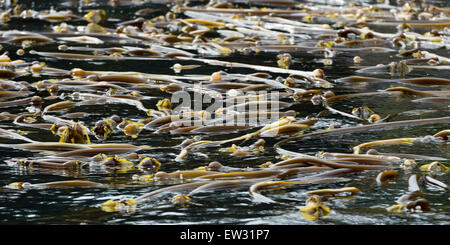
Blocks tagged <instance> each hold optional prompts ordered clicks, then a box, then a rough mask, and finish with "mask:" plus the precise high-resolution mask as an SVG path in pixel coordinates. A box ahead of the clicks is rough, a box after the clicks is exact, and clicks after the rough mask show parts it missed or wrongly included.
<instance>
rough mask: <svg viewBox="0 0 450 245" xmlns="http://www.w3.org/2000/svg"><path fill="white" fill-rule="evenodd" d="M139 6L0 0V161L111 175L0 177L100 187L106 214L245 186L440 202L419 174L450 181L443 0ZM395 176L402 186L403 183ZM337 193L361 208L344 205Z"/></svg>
mask: <svg viewBox="0 0 450 245" xmlns="http://www.w3.org/2000/svg"><path fill="white" fill-rule="evenodd" d="M143 2H145V1H107V3H106V2H104V1H65V2H64V3H57V4H56V5H55V6H54V7H49V6H47V5H48V4H45V3H42V4H39V9H37V10H33V9H27V7H29V6H27V4H25V3H24V5H22V3H21V5H18V4H17V2H16V1H4V3H1V4H0V7H2V8H4V9H2V10H1V11H0V23H1V24H2V26H3V30H2V31H1V32H0V42H1V43H2V47H0V48H1V49H4V51H2V52H4V53H3V54H2V55H0V108H2V112H1V113H0V122H1V124H0V137H1V138H2V139H1V140H2V142H1V144H0V147H1V148H2V149H5V152H6V150H8V149H9V150H10V151H8V152H7V154H0V155H2V156H3V157H2V158H1V159H0V162H2V161H3V162H5V163H7V166H5V167H6V168H14V171H9V172H11V173H12V174H15V173H16V172H19V173H21V171H26V175H33V174H34V173H35V172H34V171H36V172H41V171H42V172H41V173H51V174H53V175H66V174H70V175H71V176H72V175H74V173H76V176H77V177H81V178H85V177H86V175H88V177H92V176H93V177H95V178H96V179H101V178H104V177H105V176H104V173H105V172H106V173H107V174H108V175H107V176H106V177H105V180H107V181H108V183H109V182H112V184H111V185H103V184H99V183H97V182H89V181H84V180H70V181H60V182H59V181H58V182H46V181H42V182H43V183H38V184H30V183H22V182H14V183H12V184H10V185H7V187H9V188H23V189H27V188H36V189H37V190H36V191H37V192H34V191H33V193H40V194H41V193H45V192H41V190H40V188H56V187H88V188H85V189H83V190H82V191H83V193H89V192H90V191H91V190H90V188H106V189H102V192H98V193H97V194H95V198H97V196H98V195H105V197H103V198H99V200H101V199H103V200H104V201H102V202H103V204H101V205H98V206H99V207H101V209H102V210H103V211H105V212H118V211H119V212H123V211H125V212H134V211H136V210H137V209H138V208H139V209H141V208H142V209H146V208H151V209H152V212H154V211H155V209H158V208H161V207H167V205H169V206H170V205H176V208H179V207H180V209H179V210H178V209H177V210H178V211H180V212H181V213H182V214H186V212H185V211H186V210H189V209H190V208H191V206H196V205H198V204H199V205H200V206H203V207H209V206H210V204H211V202H219V201H220V198H216V196H219V197H220V196H221V195H223V196H224V197H225V199H226V200H231V199H232V198H235V197H239V195H237V194H236V193H237V192H236V190H240V191H242V190H244V191H245V190H248V192H249V194H250V197H251V199H248V197H244V199H245V200H247V201H248V200H251V201H254V202H255V203H258V202H263V203H271V205H277V204H280V206H281V207H280V208H282V209H283V210H284V211H286V209H291V210H292V209H298V206H301V207H300V215H302V216H300V215H299V220H300V221H301V222H303V221H304V220H303V218H306V219H308V220H310V221H307V222H315V221H317V220H320V221H319V222H321V223H330V222H333V223H335V222H336V221H335V220H334V217H333V218H332V219H327V218H325V217H327V216H332V215H334V214H338V213H340V212H347V213H348V212H349V213H351V214H356V215H360V214H359V213H358V212H359V210H361V208H370V209H371V208H372V207H379V206H380V205H379V203H380V202H381V203H382V202H383V201H385V199H383V198H379V197H380V196H379V194H378V193H375V192H379V191H380V190H383V189H384V188H389V192H390V193H391V192H393V193H401V194H400V195H398V196H399V197H398V199H397V200H389V199H386V200H387V201H389V202H391V203H389V204H388V205H386V206H389V205H392V203H393V202H395V203H396V204H395V205H394V206H391V207H389V208H387V210H380V209H379V208H375V209H373V210H371V211H368V212H366V214H364V215H367V216H369V217H370V216H372V215H380V214H381V215H383V214H384V213H385V212H389V211H391V212H399V213H400V212H414V213H420V212H436V213H438V212H441V211H442V210H443V209H442V205H440V203H439V202H440V199H438V198H434V197H433V198H429V197H428V196H427V195H428V193H427V192H426V191H428V190H427V188H426V187H430V188H429V190H431V191H433V192H444V193H447V194H448V191H449V187H448V184H447V183H444V182H445V181H442V179H440V178H443V179H444V180H445V176H446V174H448V170H449V168H448V159H447V158H448V156H447V155H446V154H445V153H446V151H445V150H446V147H447V145H448V138H449V130H448V129H447V130H443V128H445V127H446V126H447V124H448V123H449V122H450V117H449V116H448V109H449V107H448V102H449V100H450V93H449V91H448V89H447V86H448V85H450V82H449V80H448V77H447V71H448V70H449V65H448V64H449V57H446V53H445V51H446V50H447V49H448V48H450V45H449V44H450V42H449V39H448V37H449V32H448V30H447V27H448V19H447V17H448V14H449V11H448V8H446V7H442V6H439V7H438V6H433V5H430V4H432V3H427V4H424V3H419V2H414V3H412V2H408V3H402V4H395V5H391V4H390V3H389V1H387V2H386V1H381V2H383V3H381V2H380V3H379V4H374V3H371V4H370V3H353V2H352V3H350V2H346V1H322V0H308V1H306V2H301V3H298V2H294V1H289V0H288V1H284V0H252V1H247V2H246V1H241V0H232V1H227V2H216V1H210V2H209V3H200V2H195V3H194V2H189V1H184V2H183V1H182V2H179V1H178V2H174V1H162V2H164V6H159V5H158V4H159V3H161V1H151V2H152V4H151V5H150V6H147V5H142V3H143ZM153 3H156V5H154V4H153ZM105 4H106V5H107V6H106V5H105ZM41 5H42V6H41ZM441 5H442V4H441ZM32 6H33V8H34V7H35V5H32ZM36 6H37V5H36ZM130 6H132V8H133V11H131V12H130V11H127V9H126V8H129V7H130ZM69 9H70V10H69ZM128 10H129V9H128ZM128 12H130V13H131V14H132V13H135V16H131V15H128V14H127V13H128ZM136 16H138V17H137V18H136ZM30 30H32V31H30ZM15 57H20V58H21V59H16V60H14V58H15ZM22 59H23V60H22ZM386 60H389V61H388V62H386ZM379 63H381V64H379ZM356 74H366V75H367V76H366V77H364V76H356ZM421 87H422V88H423V87H426V88H427V89H421ZM388 102H392V103H389V105H387V103H388ZM413 107H414V108H413ZM399 128H400V129H401V130H395V129H399ZM393 129H394V130H393ZM330 136H336V137H333V138H330ZM343 136H345V137H343ZM347 136H348V138H347ZM347 144H349V145H351V147H353V148H351V147H350V148H349V147H348V146H347ZM423 144H426V145H427V147H431V148H432V149H431V148H430V149H431V150H428V148H427V149H425V148H424V149H423V150H427V153H426V154H425V153H424V154H423V153H422V152H420V151H418V150H417V149H418V148H420V147H421V146H422V145H423ZM394 145H400V147H392V146H394ZM405 146H407V147H405ZM282 147H286V149H283V148H282ZM405 148H408V149H411V152H413V153H414V154H411V153H410V152H406V151H405ZM336 149H342V150H341V152H339V150H336ZM22 151H26V152H22ZM137 153H139V154H137ZM21 154H26V155H23V156H22V155H21ZM17 155H20V156H17ZM218 161H220V163H219V162H218ZM16 170H17V171H16ZM87 170H89V171H87ZM9 172H8V173H7V176H8V177H9V176H10V175H9ZM112 173H113V174H112ZM36 176H37V178H41V177H42V176H41V175H39V176H38V175H36ZM408 176H409V178H408ZM405 181H406V182H408V190H407V192H405V190H402V189H400V190H397V188H398V187H401V186H402V185H403V184H404V183H405ZM33 182H34V181H33ZM36 182H39V181H36ZM99 182H102V181H99ZM342 182H344V186H340V185H339V184H340V183H342ZM130 186H132V187H133V188H129V187H130ZM115 187H120V189H114V190H115V191H114V195H118V196H120V197H118V198H111V195H110V194H111V193H110V192H109V188H115ZM144 188H145V189H150V191H145V190H144ZM281 189H287V190H288V192H289V193H290V194H292V193H293V194H295V196H296V197H295V198H289V197H288V198H286V197H287V194H286V192H285V191H277V190H281ZM142 190H144V191H142ZM136 191H137V192H139V194H137V195H135V193H137V192H136ZM268 191H272V193H271V194H270V198H269V197H268V195H267V196H264V195H263V194H264V192H268ZM13 192H14V191H13ZM8 193H9V192H6V195H8ZM33 193H31V192H30V193H27V195H34V194H33ZM143 193H144V194H143ZM163 194H171V195H172V194H173V195H172V196H171V197H170V198H169V200H164V201H162V202H165V204H164V205H163V206H161V205H155V204H154V203H150V204H149V205H148V206H146V205H142V204H143V203H144V202H152V200H154V199H152V198H153V197H156V196H159V195H160V196H162V197H163V198H166V195H164V196H163ZM290 194H289V195H290ZM381 194H383V191H382V192H381ZM125 195H126V196H125ZM200 196H201V197H200ZM205 196H207V198H204V197H205ZM197 197H200V198H197ZM297 197H300V198H297ZM374 197H375V199H377V200H376V203H372V201H373V200H374ZM347 198H348V199H350V198H351V199H352V202H354V204H355V206H358V207H361V208H357V209H352V210H350V211H348V210H345V211H343V210H344V209H346V207H347V205H348V204H347V203H346V201H348V199H347ZM425 198H426V199H425ZM108 199H113V200H109V201H106V200H108ZM335 199H336V200H337V199H339V202H334V200H335ZM362 199H364V202H360V200H362ZM427 199H428V200H427ZM11 200H13V199H11ZM80 200H81V199H80ZM105 201H106V202H105ZM304 201H306V202H304ZM328 201H330V202H328ZM155 202H159V201H155ZM303 202H304V203H303ZM368 203H369V204H370V205H367V204H368ZM83 204H84V203H83ZM83 204H81V205H83ZM158 204H159V203H158ZM292 204H293V205H292ZM335 204H336V207H337V208H336V209H335V207H333V206H332V205H335ZM435 204H436V205H435ZM77 205H78V204H77ZM89 205H91V204H89ZM221 205H222V206H225V208H227V209H228V208H229V209H230V210H231V211H233V208H234V207H232V206H233V205H227V204H226V203H225V205H223V203H222V204H221ZM256 205H257V206H258V208H259V209H260V208H261V207H262V208H263V209H265V208H264V207H266V206H264V205H262V206H261V205H259V204H256ZM383 205H385V204H384V203H383V204H381V206H383ZM236 206H240V205H239V204H237V205H236ZM246 206H247V207H250V209H252V205H250V206H249V205H248V203H247V204H246ZM277 208H278V207H277ZM331 208H333V211H331ZM267 210H268V209H267ZM267 210H265V211H264V212H266V211H267ZM16 211H17V210H16ZM143 211H145V210H143ZM156 211H157V212H159V211H160V210H156ZM163 212H165V211H163ZM258 212H260V211H257V213H258ZM140 213H146V212H140ZM283 213H285V212H283ZM164 214H165V213H163V215H164ZM202 215H203V214H202ZM125 216H130V217H131V216H133V214H129V215H125ZM125 216H123V217H125ZM444 216H445V215H444ZM114 217H116V215H114ZM166 217H169V216H166ZM202 217H203V216H202ZM255 217H256V216H255ZM336 217H338V219H341V218H342V219H343V221H342V222H343V223H345V222H347V221H346V219H347V218H345V215H344V216H343V215H340V216H336ZM424 217H425V216H423V217H420V222H423V221H424V220H425V219H424ZM185 218H186V222H193V219H192V216H186V217H185ZM396 218H399V219H402V218H401V216H398V217H396ZM410 218H411V219H413V220H414V219H417V216H416V215H414V217H412V216H411V217H410V216H408V221H410ZM233 219H234V218H233ZM238 219H239V218H238ZM252 219H253V218H252ZM387 219H389V217H387ZM437 219H440V218H439V217H438V218H437ZM125 220H128V218H126V217H125ZM152 220H154V219H152ZM169 220H170V217H169ZM368 220H370V219H368ZM234 221H235V220H234ZM238 221H239V220H238ZM253 221H254V220H251V221H250V222H253ZM414 221H415V220H414ZM125 222H126V221H125ZM152 222H153V221H152ZM194 222H195V221H194ZM202 222H203V221H202ZM246 222H247V221H246ZM339 222H341V220H339ZM380 222H383V221H380ZM386 222H391V221H390V220H389V221H386ZM395 222H397V221H395ZM219 223H220V222H219Z"/></svg>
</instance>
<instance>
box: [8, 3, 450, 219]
mask: <svg viewBox="0 0 450 245" xmlns="http://www.w3.org/2000/svg"><path fill="white" fill-rule="evenodd" d="M19 2H21V1H19ZM300 2H303V1H300ZM429 2H430V1H429ZM433 3H435V4H439V5H440V6H444V7H447V8H448V7H450V5H449V4H448V2H447V1H445V0H443V1H433ZM23 4H24V5H23V7H24V8H25V7H28V8H30V7H34V8H36V9H49V7H50V6H54V7H55V8H56V9H66V8H69V9H72V10H73V11H74V13H76V14H78V13H80V15H83V14H82V13H81V12H79V9H77V8H76V7H66V6H65V5H64V4H63V3H62V2H59V1H52V2H45V1H36V3H34V5H33V4H32V1H24V2H23ZM144 7H153V8H159V9H161V10H160V11H157V12H155V13H153V14H151V15H150V16H147V17H148V18H150V17H155V16H158V15H160V14H163V13H164V12H165V11H167V7H166V5H164V4H145V5H142V6H117V7H111V6H107V5H102V6H100V7H96V8H103V9H105V10H106V11H107V14H108V16H109V17H110V18H112V21H108V22H107V23H106V24H105V26H106V27H108V26H110V27H115V23H117V22H119V21H125V20H129V19H131V18H134V17H133V13H134V12H135V11H136V10H139V9H141V8H144ZM84 12H85V10H83V13H84ZM69 23H70V22H69ZM71 24H74V25H78V24H79V25H81V23H80V22H75V23H71ZM50 26H51V23H48V22H45V21H39V20H23V19H20V18H13V19H12V20H11V21H9V22H8V23H7V25H3V26H1V27H0V29H2V30H8V29H17V30H28V31H33V32H49V31H51V30H50ZM379 28H381V29H382V30H378V31H380V32H383V28H382V27H379ZM384 30H385V32H387V31H386V29H384ZM60 44H61V43H52V44H48V45H44V46H35V47H32V48H31V49H34V50H36V51H56V50H57V46H58V45H60ZM2 45H3V50H2V52H3V51H9V53H10V57H11V59H13V60H15V59H19V58H20V59H23V60H25V61H35V60H38V61H45V62H46V63H47V65H48V66H50V67H56V68H61V69H67V70H70V69H72V68H74V67H77V68H81V69H85V70H97V71H102V70H105V71H136V72H143V73H153V74H170V75H174V72H173V70H172V69H170V67H171V66H172V65H173V64H175V63H181V64H192V63H193V62H180V61H175V60H171V59H166V60H154V61H130V60H129V61H95V62H88V61H75V60H70V61H69V60H58V59H53V58H44V57H41V56H37V55H31V54H28V53H27V54H26V55H25V56H23V57H19V56H17V55H16V54H15V51H16V50H17V48H18V47H17V46H13V45H9V44H7V43H2ZM108 45H109V46H117V45H116V44H108ZM79 46H83V45H81V44H80V45H79ZM90 46H96V45H90ZM99 46H101V45H99ZM136 46H140V44H136ZM141 46H142V45H141ZM97 47H98V46H97ZM430 52H433V53H435V54H438V55H441V56H444V57H450V56H449V52H448V49H438V50H435V49H433V50H430ZM396 54H397V51H395V52H385V53H372V52H359V51H358V53H352V52H348V53H343V54H339V55H338V56H337V57H336V58H334V59H333V61H334V63H333V65H331V66H324V65H323V64H321V63H320V62H318V60H319V59H320V57H318V56H315V55H312V54H310V53H308V52H304V51H299V52H293V53H291V55H292V56H293V59H294V63H293V65H292V67H291V68H292V69H297V70H305V71H311V70H314V69H316V68H320V69H323V70H324V71H325V74H326V80H327V81H330V82H333V81H335V80H337V79H339V78H342V77H346V76H350V75H355V74H356V73H355V71H356V70H357V69H358V68H357V67H355V65H354V64H353V60H352V59H353V56H355V55H359V56H360V57H361V58H362V60H363V61H364V62H363V65H365V66H372V65H377V64H380V63H381V64H388V63H389V62H391V61H398V60H401V58H399V57H397V56H396ZM276 55H277V53H269V52H267V53H265V52H260V53H258V54H255V53H251V54H249V55H243V54H239V53H237V54H231V55H230V56H227V57H207V56H204V55H198V57H202V58H203V57H206V58H213V59H218V60H224V61H238V62H243V63H248V64H261V65H266V66H273V67H276V66H277V64H276V60H277V58H276ZM198 64H201V63H198ZM201 65H202V66H201V67H200V68H198V69H194V70H187V71H184V72H183V73H182V74H183V75H187V74H202V75H210V74H211V73H213V72H216V71H218V70H224V71H226V72H228V73H244V74H249V73H252V72H255V71H252V70H250V69H243V68H223V67H218V66H210V65H205V64H201ZM272 75H273V77H276V76H278V75H280V76H283V77H285V76H286V75H285V74H274V73H272ZM358 75H367V76H373V77H382V78H391V77H390V75H389V74H378V75H371V74H358ZM428 76H429V77H440V78H446V79H449V78H450V71H449V70H435V69H417V70H413V71H411V72H410V73H408V74H407V78H412V77H428ZM43 78H47V79H50V78H51V77H45V76H42V77H32V76H26V77H20V78H18V79H17V80H22V81H27V82H29V83H32V82H35V81H39V80H42V79H43ZM334 85H335V87H334V88H333V91H334V92H335V93H336V94H347V93H360V92H369V91H377V90H380V89H386V88H389V87H391V86H405V85H401V84H400V83H396V82H392V83H359V84H356V83H355V84H345V83H335V84H334ZM408 87H410V88H414V89H422V90H439V89H442V90H448V87H447V88H446V89H445V87H425V88H424V87H420V86H412V85H411V86H409V85H408ZM140 92H141V93H142V94H143V95H148V96H155V98H153V99H150V100H146V101H143V104H144V106H146V107H147V108H155V104H156V102H157V101H158V100H159V99H161V98H164V97H165V98H170V95H169V94H164V93H162V92H161V91H159V90H158V89H145V90H142V91H140ZM35 94H36V95H39V96H41V97H46V96H48V92H47V91H37V92H36V93H35ZM286 101H289V99H287V100H286ZM46 105H47V104H46ZM361 105H366V106H368V107H369V108H371V109H372V110H373V111H375V112H378V113H379V114H381V116H382V117H384V116H386V115H388V114H395V113H401V112H404V111H411V110H419V109H420V110H428V111H426V113H418V114H408V115H401V116H398V117H396V118H395V121H397V120H411V119H422V118H437V117H444V116H450V111H449V108H448V103H446V102H444V103H440V104H436V103H416V102H412V99H411V97H408V96H387V95H383V96H382V95H376V96H367V97H357V98H349V99H344V100H341V101H339V102H336V103H334V104H333V107H334V108H335V109H338V110H342V111H351V109H352V108H354V107H356V106H361ZM437 108H444V109H437ZM289 109H290V110H296V111H297V112H299V114H298V116H297V117H298V118H304V117H306V116H308V115H311V114H313V113H318V112H320V111H321V110H322V108H321V107H320V106H314V105H312V104H311V103H310V102H309V101H308V102H299V103H295V104H294V105H293V106H292V107H290V108H289ZM1 110H2V111H8V112H11V113H21V112H24V111H25V109H24V108H22V107H21V108H17V107H15V108H2V109H1ZM76 111H85V112H89V113H92V115H91V116H89V117H87V118H83V119H82V120H83V122H84V123H86V124H87V125H89V126H90V127H92V126H93V125H94V124H95V122H96V121H97V120H99V119H102V118H105V117H107V116H109V115H113V114H116V115H119V116H121V117H128V118H131V119H139V118H143V117H145V115H143V114H142V111H138V110H136V109H135V108H134V107H133V106H127V105H118V104H108V105H105V106H101V107H99V106H83V107H81V108H74V109H73V110H71V112H76ZM331 124H341V125H342V126H352V125H357V124H358V122H356V121H355V120H352V119H349V118H345V117H342V116H340V115H336V114H327V115H326V116H325V117H323V118H321V119H320V120H319V121H318V123H317V124H315V125H314V126H313V127H312V128H311V129H310V132H313V131H314V130H320V129H326V128H327V127H328V126H330V125H331ZM0 126H1V127H2V128H5V129H10V128H14V129H18V127H17V126H15V125H13V124H12V121H1V122H0ZM445 129H449V125H448V124H446V123H440V124H429V125H421V126H408V127H401V128H393V129H383V130H377V131H368V132H358V133H351V134H345V135H332V136H326V137H321V138H314V139H305V140H302V141H299V142H296V141H293V142H290V143H288V144H286V145H284V146H283V148H284V149H286V150H290V151H294V152H299V153H304V154H309V155H315V154H317V153H318V152H321V151H324V152H340V153H351V152H352V147H354V146H356V145H358V144H361V143H364V142H368V141H372V140H382V139H393V138H403V137H420V136H426V135H433V134H434V133H436V132H438V131H441V130H445ZM22 130H26V131H27V132H28V134H27V137H29V138H31V139H35V140H39V141H54V142H55V141H58V137H56V136H54V135H52V134H51V133H50V132H49V131H46V130H38V129H33V128H26V129H22ZM238 135H240V134H235V136H238ZM184 138H185V136H180V135H170V134H153V133H152V132H150V131H145V130H144V131H142V132H141V133H140V134H139V137H137V138H135V139H133V138H131V137H124V135H123V134H120V133H117V134H114V135H112V136H111V137H110V138H108V140H107V142H109V143H113V142H117V143H130V144H134V145H149V146H151V147H168V146H169V147H170V146H175V145H177V144H179V143H181V142H182V141H183V139H184ZM210 138H214V137H210ZM219 138H230V135H226V136H219ZM284 138H285V137H284ZM206 139H208V137H206ZM281 139H283V137H280V138H268V139H266V144H265V151H264V153H261V154H260V155H257V156H251V157H247V158H243V159H238V158H234V157H232V156H230V155H229V153H226V152H221V151H219V148H214V147H213V148H203V149H200V150H199V151H200V152H201V153H204V154H207V155H208V157H209V158H208V159H205V158H204V157H202V156H198V155H192V156H189V157H188V158H187V159H186V160H185V161H183V162H174V161H173V159H174V158H175V157H176V156H177V155H178V153H179V149H176V148H166V149H163V150H160V149H157V150H152V149H149V150H142V151H139V154H142V155H145V156H151V157H154V158H156V159H158V160H159V161H160V162H161V163H162V167H161V170H163V171H165V172H172V171H176V170H188V169H194V168H197V167H200V166H204V165H206V164H207V163H209V162H211V161H219V162H221V163H222V164H223V165H226V166H231V167H239V168H245V167H250V168H252V167H255V168H257V167H258V166H259V165H260V164H262V163H265V162H267V161H272V162H278V161H280V159H278V158H277V157H278V156H279V155H278V154H277V153H276V152H275V151H274V150H273V148H272V146H273V144H275V143H276V142H278V141H279V140H281ZM91 140H93V141H94V142H95V139H93V137H92V138H91ZM0 143H22V142H18V141H13V140H10V139H3V138H0ZM96 143H98V142H96ZM227 146H230V145H227ZM377 150H379V151H380V152H390V153H408V154H419V155H427V156H434V157H440V158H444V159H446V160H443V161H440V162H441V163H443V164H445V165H447V166H450V160H448V159H449V158H450V145H449V144H448V142H447V143H442V142H436V141H430V142H426V143H415V144H410V145H390V146H380V147H377ZM37 156H40V155H39V153H36V152H27V151H22V150H19V149H9V148H0V186H5V185H8V184H9V183H12V182H18V181H21V182H30V183H44V182H51V181H60V180H72V179H80V180H89V181H94V182H99V183H104V184H110V185H111V187H109V188H53V189H21V190H16V189H8V188H0V223H1V224H19V225H22V224H101V225H104V224H133V225H153V224H245V225H254V224H268V225H275V224H277V225H278V224H282V225H303V224H307V225H309V224H320V225H324V224H353V225H373V224H377V225H380V224H387V225H400V224H401V225H404V224H408V225H423V224H437V225H449V224H450V202H449V201H450V199H449V196H448V193H446V192H445V191H443V190H442V189H440V188H437V187H431V186H428V185H427V186H426V187H424V193H425V195H424V198H425V199H426V200H427V201H428V202H429V203H430V207H431V210H430V211H429V212H424V213H390V212H388V211H387V208H388V207H390V206H392V205H394V204H395V200H397V198H398V197H400V196H401V195H403V194H406V193H407V192H408V178H409V176H410V175H411V174H413V173H419V174H422V172H421V171H420V170H419V167H416V168H414V169H413V170H411V172H405V171H403V170H401V169H400V168H399V167H398V166H396V167H395V168H394V169H395V170H397V171H398V172H399V176H398V178H397V180H396V181H394V182H388V183H385V184H383V185H380V186H375V187H374V188H372V189H370V190H368V191H364V192H362V193H361V194H359V195H357V196H355V197H353V198H346V199H334V200H331V201H328V202H326V205H327V206H328V207H330V208H331V213H330V215H328V216H325V217H323V218H322V219H320V220H308V219H306V218H304V217H303V216H302V215H300V213H299V208H300V207H301V206H303V205H304V202H305V200H306V199H307V198H308V196H307V194H306V192H308V191H312V190H316V189H322V188H340V187H343V185H344V184H345V183H344V184H343V183H330V184H312V185H294V186H292V187H288V188H285V189H283V190H275V191H267V192H263V194H264V195H266V196H268V197H270V198H271V199H273V200H275V201H276V203H272V204H264V203H256V202H254V201H253V200H252V197H251V196H249V193H248V188H242V189H238V190H217V191H210V192H204V193H199V194H197V195H195V196H194V197H193V198H192V200H191V202H190V203H189V206H187V207H180V206H177V205H174V204H173V203H172V202H171V198H172V197H173V196H174V193H167V194H163V195H161V196H158V197H156V198H153V199H152V200H151V201H148V202H145V203H142V204H139V205H138V208H137V209H136V210H135V211H134V212H105V211H102V209H101V208H100V205H101V203H103V202H105V201H107V200H110V199H114V200H118V199H125V198H135V197H137V196H140V195H142V194H145V193H148V192H150V191H153V190H156V189H159V188H162V187H165V186H167V185H164V184H161V185H158V184H140V183H136V182H133V181H132V176H133V175H135V174H142V172H141V171H140V170H138V169H133V170H128V171H120V170H114V169H105V168H101V167H92V168H89V169H82V170H77V171H69V170H52V169H44V168H33V167H31V168H26V167H19V166H13V165H8V164H6V161H7V160H9V159H12V158H20V157H27V158H33V157H37ZM429 162H430V161H429V160H418V161H417V163H418V166H420V165H423V164H425V163H429ZM379 172H380V171H363V172H361V173H358V174H353V175H349V177H350V178H351V179H352V180H359V179H364V178H367V177H376V175H377V174H378V173H379ZM434 177H435V178H436V179H438V180H440V181H442V182H444V183H446V184H450V182H449V173H440V174H438V175H436V176H434ZM176 193H177V194H178V193H180V192H176Z"/></svg>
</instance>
